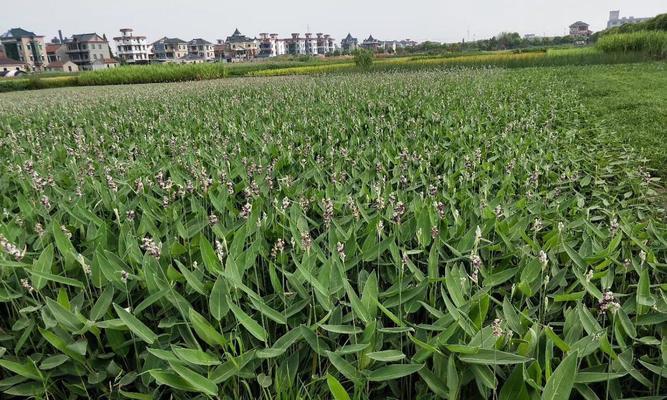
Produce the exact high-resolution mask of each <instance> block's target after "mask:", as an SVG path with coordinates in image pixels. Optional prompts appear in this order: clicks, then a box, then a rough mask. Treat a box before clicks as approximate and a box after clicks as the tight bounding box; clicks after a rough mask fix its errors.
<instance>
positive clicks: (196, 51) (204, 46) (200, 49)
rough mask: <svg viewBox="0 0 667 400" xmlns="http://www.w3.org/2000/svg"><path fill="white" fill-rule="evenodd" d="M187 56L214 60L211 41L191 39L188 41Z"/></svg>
mask: <svg viewBox="0 0 667 400" xmlns="http://www.w3.org/2000/svg"><path fill="white" fill-rule="evenodd" d="M188 56H189V58H191V59H194V58H198V59H200V60H203V61H213V60H215V49H214V48H213V43H211V42H209V41H206V40H204V39H201V38H199V39H192V40H191V41H189V42H188Z"/></svg>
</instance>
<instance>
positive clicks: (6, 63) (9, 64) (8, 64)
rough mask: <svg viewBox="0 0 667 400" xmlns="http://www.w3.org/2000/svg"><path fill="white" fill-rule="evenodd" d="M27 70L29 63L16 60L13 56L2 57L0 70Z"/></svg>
mask: <svg viewBox="0 0 667 400" xmlns="http://www.w3.org/2000/svg"><path fill="white" fill-rule="evenodd" d="M26 70H28V65H27V64H26V63H24V62H21V61H18V60H14V59H13V58H7V57H0V72H7V71H26ZM3 76H4V75H3Z"/></svg>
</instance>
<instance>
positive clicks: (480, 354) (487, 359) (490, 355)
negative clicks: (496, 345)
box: [458, 349, 532, 365]
mask: <svg viewBox="0 0 667 400" xmlns="http://www.w3.org/2000/svg"><path fill="white" fill-rule="evenodd" d="M458 357H459V360H461V361H463V362H465V363H468V364H484V365H510V364H522V363H525V362H528V361H531V360H532V358H528V357H523V356H520V355H517V354H513V353H506V352H503V351H499V350H488V349H480V350H479V351H477V352H476V353H474V354H461V355H459V356H458Z"/></svg>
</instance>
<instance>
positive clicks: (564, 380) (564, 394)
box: [542, 351, 578, 400]
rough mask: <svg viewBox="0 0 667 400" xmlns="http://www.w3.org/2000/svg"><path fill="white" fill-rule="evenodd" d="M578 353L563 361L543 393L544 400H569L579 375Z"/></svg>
mask: <svg viewBox="0 0 667 400" xmlns="http://www.w3.org/2000/svg"><path fill="white" fill-rule="evenodd" d="M577 357H578V352H576V351H575V352H572V353H570V354H569V355H568V356H567V357H565V358H564V359H563V361H561V363H560V364H559V365H558V367H557V368H556V370H555V371H554V373H553V374H551V376H550V377H549V380H548V381H547V384H546V385H545V386H544V391H543V392H542V400H568V399H569V398H570V392H572V387H573V385H574V378H575V376H576V375H577V360H578V358H577Z"/></svg>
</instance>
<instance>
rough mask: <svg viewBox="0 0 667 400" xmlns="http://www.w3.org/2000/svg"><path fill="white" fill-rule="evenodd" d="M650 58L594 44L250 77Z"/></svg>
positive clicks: (294, 69)
mask: <svg viewBox="0 0 667 400" xmlns="http://www.w3.org/2000/svg"><path fill="white" fill-rule="evenodd" d="M652 59H653V58H652V57H651V56H650V55H648V54H647V53H644V52H626V53H605V52H603V51H601V50H599V49H596V48H593V47H586V48H569V49H558V50H552V49H550V50H548V51H546V52H544V51H542V52H527V53H511V52H496V53H483V54H474V55H463V56H451V55H448V56H444V57H429V58H415V57H400V58H391V59H386V60H376V61H375V62H374V63H373V65H372V66H370V67H369V68H365V69H361V68H357V67H356V66H355V65H354V64H353V63H347V64H344V63H339V64H335V65H313V66H308V67H287V68H278V69H273V70H261V71H255V72H251V73H250V74H249V75H251V76H284V75H310V74H325V73H346V72H353V71H362V70H363V71H373V72H381V71H419V70H434V69H448V68H484V67H499V68H527V67H555V66H566V65H598V64H620V63H632V62H641V61H650V60H652Z"/></svg>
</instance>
